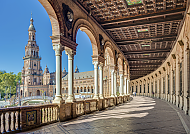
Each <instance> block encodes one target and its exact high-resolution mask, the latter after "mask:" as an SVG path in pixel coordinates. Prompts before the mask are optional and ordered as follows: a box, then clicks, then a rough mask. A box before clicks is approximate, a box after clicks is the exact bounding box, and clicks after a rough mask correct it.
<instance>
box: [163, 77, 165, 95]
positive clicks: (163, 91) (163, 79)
mask: <svg viewBox="0 0 190 134" xmlns="http://www.w3.org/2000/svg"><path fill="white" fill-rule="evenodd" d="M163 94H165V77H163Z"/></svg>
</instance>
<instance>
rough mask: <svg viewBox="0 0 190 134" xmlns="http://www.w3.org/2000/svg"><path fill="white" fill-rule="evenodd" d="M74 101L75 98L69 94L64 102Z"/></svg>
mask: <svg viewBox="0 0 190 134" xmlns="http://www.w3.org/2000/svg"><path fill="white" fill-rule="evenodd" d="M74 101H75V99H74V97H73V96H72V95H70V96H69V97H68V98H67V99H66V100H65V102H66V103H67V102H74Z"/></svg>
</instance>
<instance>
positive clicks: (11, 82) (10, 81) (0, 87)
mask: <svg viewBox="0 0 190 134" xmlns="http://www.w3.org/2000/svg"><path fill="white" fill-rule="evenodd" d="M19 80H21V72H19V73H18V74H17V75H16V74H13V72H10V73H7V72H6V71H0V93H1V96H2V97H3V98H4V93H6V94H7V93H10V89H11V94H15V93H16V84H17V82H18V81H19Z"/></svg>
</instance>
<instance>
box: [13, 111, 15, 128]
mask: <svg viewBox="0 0 190 134" xmlns="http://www.w3.org/2000/svg"><path fill="white" fill-rule="evenodd" d="M15 113H16V112H15V111H13V131H15V124H16V116H15Z"/></svg>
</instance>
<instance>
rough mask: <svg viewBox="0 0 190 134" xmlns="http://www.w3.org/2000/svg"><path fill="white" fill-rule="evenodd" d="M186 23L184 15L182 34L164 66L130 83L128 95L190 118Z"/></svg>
mask: <svg viewBox="0 0 190 134" xmlns="http://www.w3.org/2000/svg"><path fill="white" fill-rule="evenodd" d="M189 12H190V11H189V9H188V11H187V13H189ZM189 21H190V15H188V14H185V17H184V22H183V25H182V28H181V31H180V33H179V35H178V37H177V39H176V42H175V45H174V47H173V49H172V50H171V53H170V54H169V55H168V57H167V59H166V60H165V62H164V63H162V65H161V66H160V67H159V68H158V69H157V70H155V71H154V72H152V73H151V74H149V75H147V76H144V77H141V78H139V79H135V80H132V81H131V82H130V93H132V92H136V93H137V95H144V96H150V97H156V98H160V99H163V100H166V101H168V102H171V103H173V104H174V105H176V106H178V107H179V108H180V109H182V110H184V111H185V113H186V114H189V115H190V49H189V48H190V40H189V39H190V32H189V29H190V23H189Z"/></svg>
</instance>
